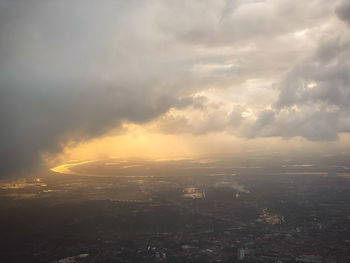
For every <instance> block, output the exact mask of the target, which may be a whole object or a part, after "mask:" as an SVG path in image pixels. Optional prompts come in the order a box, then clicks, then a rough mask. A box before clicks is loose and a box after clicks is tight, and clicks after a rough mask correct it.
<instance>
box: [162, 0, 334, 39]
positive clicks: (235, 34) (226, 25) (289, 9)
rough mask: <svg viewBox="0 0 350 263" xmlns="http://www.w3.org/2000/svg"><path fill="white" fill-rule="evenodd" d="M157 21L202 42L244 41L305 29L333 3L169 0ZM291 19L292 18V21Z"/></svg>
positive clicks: (178, 35) (178, 34)
mask: <svg viewBox="0 0 350 263" xmlns="http://www.w3.org/2000/svg"><path fill="white" fill-rule="evenodd" d="M167 3H170V4H168V5H164V6H163V9H162V12H163V13H164V14H165V15H164V16H159V18H158V21H159V24H160V25H161V27H162V28H163V30H164V31H165V32H170V33H172V34H173V35H174V36H175V37H176V38H179V39H181V40H182V41H187V42H189V43H193V44H200V45H209V46H213V45H242V44H243V43H246V42H257V41H258V40H259V39H265V38H271V37H276V36H278V35H281V34H285V33H290V32H293V31H298V30H302V29H304V28H305V27H310V26H312V25H316V24H317V23H318V22H319V21H321V20H323V19H324V18H325V17H326V16H328V15H329V14H331V12H332V10H333V8H334V4H332V3H329V2H328V3H327V1H324V0H316V1H308V2H305V1H302V0H295V1H289V0H283V1H281V0H280V1H259V0H250V1H239V0H231V1H230V0H228V1H214V2H213V1H193V2H186V1H167ZM290 21H292V22H290Z"/></svg>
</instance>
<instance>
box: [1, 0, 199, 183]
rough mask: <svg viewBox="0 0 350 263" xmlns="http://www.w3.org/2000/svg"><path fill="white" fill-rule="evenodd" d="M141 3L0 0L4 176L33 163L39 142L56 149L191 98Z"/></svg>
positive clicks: (182, 104)
mask: <svg viewBox="0 0 350 263" xmlns="http://www.w3.org/2000/svg"><path fill="white" fill-rule="evenodd" d="M147 8H148V6H147V5H144V4H141V3H140V2H138V1H137V3H136V2H135V1H128V2H125V1H103V2H99V3H97V2H96V1H74V2H71V1H48V2H43V1H11V2H8V1H7V2H4V1H2V2H1V5H0V19H1V23H0V36H1V37H0V121H1V129H0V137H1V141H0V148H1V152H0V166H1V172H0V177H4V176H9V175H12V174H17V173H21V172H27V171H29V170H30V169H32V168H34V167H35V166H36V165H38V163H39V162H40V154H41V152H43V151H49V152H56V151H59V150H60V148H61V145H62V142H65V141H67V140H72V139H77V140H79V139H86V138H90V137H93V136H99V135H101V134H103V133H104V132H106V131H107V130H108V128H110V127H116V126H118V125H119V124H120V123H121V122H122V121H124V120H128V121H133V122H139V123H142V122H146V121H149V120H151V119H153V118H155V117H157V116H159V115H161V114H163V113H165V112H166V111H168V110H169V109H170V108H172V107H178V108H183V107H186V106H187V105H189V104H191V103H193V101H192V99H191V98H188V97H186V92H183V90H182V91H181V87H183V86H185V85H183V86H182V85H179V84H178V83H179V81H180V80H181V78H183V79H186V76H185V73H183V72H179V70H178V66H177V65H176V63H177V62H176V61H175V62H174V61H171V60H170V59H169V58H168V57H167V56H164V54H163V53H162V52H159V50H158V49H157V45H159V44H160V43H161V36H159V35H158V33H157V32H155V31H156V30H155V29H154V26H153V24H152V19H150V18H149V17H148V16H149V15H150V13H151V12H148V10H147ZM142 12H143V13H142ZM183 69H186V66H184V67H183ZM184 71H185V70H184Z"/></svg>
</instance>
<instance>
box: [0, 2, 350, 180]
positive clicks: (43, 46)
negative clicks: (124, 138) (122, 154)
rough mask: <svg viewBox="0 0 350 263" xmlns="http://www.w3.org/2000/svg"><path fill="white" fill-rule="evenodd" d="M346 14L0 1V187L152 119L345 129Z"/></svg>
mask: <svg viewBox="0 0 350 263" xmlns="http://www.w3.org/2000/svg"><path fill="white" fill-rule="evenodd" d="M348 11H349V3H348V1H339V2H336V1H328V0H314V1H304V0H295V1H289V0H266V1H262V0H251V1H250V0H249V1H246V0H244V1H243V0H219V1H209V0H208V1H187V0H186V1H185V0H183V1H182V0H177V1H172V0H169V1H157V0H149V1H133V0H131V1H112V0H103V1H92V0H91V1H90V0H88V1H86V0H84V1H83V0H78V1H68V0H63V1H40V0H25V1H24V0H23V1H22V0H11V1H6V0H0V122H1V129H0V136H1V140H0V149H1V151H0V165H1V171H0V176H1V177H3V176H8V175H12V174H18V173H20V172H27V171H28V170H30V169H31V168H33V167H35V166H37V165H38V163H39V162H40V154H41V153H42V152H46V151H49V152H57V151H60V148H61V146H62V144H64V143H65V142H67V141H69V140H82V139H86V138H91V137H94V136H100V135H102V134H104V133H105V132H106V131H108V130H109V129H110V128H112V127H113V128H115V127H118V125H120V124H121V123H123V122H125V121H127V122H135V123H146V122H149V121H150V120H156V121H155V122H156V126H157V129H158V130H161V131H163V132H166V133H182V132H189V133H194V134H205V133H207V132H221V131H228V132H230V133H233V134H236V135H239V136H243V137H249V138H252V137H259V136H283V137H292V136H303V137H305V138H307V139H309V140H317V141H318V140H331V139H335V138H337V135H338V133H339V132H348V131H350V119H349V117H348V116H349V107H350V106H349V102H348V101H349V99H350V92H349V83H350V80H349V76H350V72H349V61H350V44H349V43H350V37H349V15H348V14H349V12H348Z"/></svg>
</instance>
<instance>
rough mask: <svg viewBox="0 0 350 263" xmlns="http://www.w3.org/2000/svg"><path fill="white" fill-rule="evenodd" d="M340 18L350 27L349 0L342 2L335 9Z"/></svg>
mask: <svg viewBox="0 0 350 263" xmlns="http://www.w3.org/2000/svg"><path fill="white" fill-rule="evenodd" d="M335 12H336V14H337V15H338V17H339V18H340V19H342V20H344V21H346V22H347V23H348V24H349V25H350V2H349V1H347V0H343V1H341V3H340V4H339V6H337V8H336V9H335Z"/></svg>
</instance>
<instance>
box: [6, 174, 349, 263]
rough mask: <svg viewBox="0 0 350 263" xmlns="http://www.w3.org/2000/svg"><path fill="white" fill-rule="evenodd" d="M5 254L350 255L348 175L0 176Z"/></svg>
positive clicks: (284, 258)
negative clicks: (1, 179)
mask: <svg viewBox="0 0 350 263" xmlns="http://www.w3.org/2000/svg"><path fill="white" fill-rule="evenodd" d="M0 198H1V199H0V214H1V217H0V222H1V223H0V228H1V229H0V231H1V236H0V247H1V249H0V262H4V263H11V262H23V263H29V262H35V263H40V262H60V263H72V262H105V263H106V262H350V205H349V204H350V180H349V179H347V178H346V177H341V176H337V175H332V174H329V175H324V174H314V173H313V174H284V175H280V174H259V175H257V174H255V175H249V174H244V175H234V174H227V173H226V174H225V173H221V174H215V175H213V174H211V175H209V174H205V175H190V176H186V177H181V176H175V175H174V176H158V175H157V176H147V177H143V176H141V175H138V176H135V177H130V176H124V177H112V176H107V177H98V176H88V177H84V176H77V175H59V177H57V175H56V176H53V175H51V176H48V177H46V178H41V179H38V178H32V179H26V180H20V181H17V182H15V183H8V184H3V185H2V188H1V189H0Z"/></svg>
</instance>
